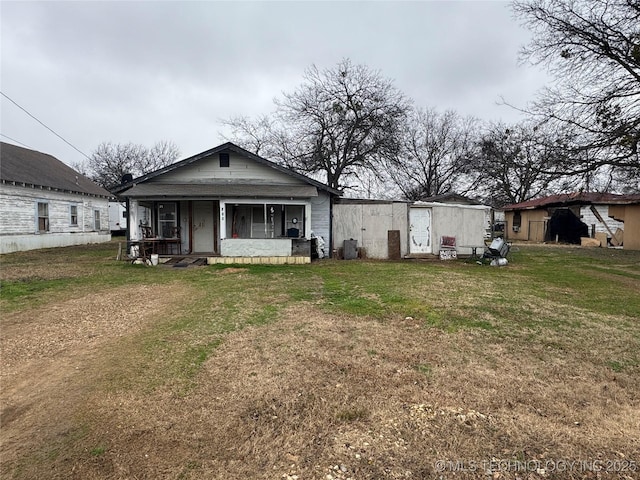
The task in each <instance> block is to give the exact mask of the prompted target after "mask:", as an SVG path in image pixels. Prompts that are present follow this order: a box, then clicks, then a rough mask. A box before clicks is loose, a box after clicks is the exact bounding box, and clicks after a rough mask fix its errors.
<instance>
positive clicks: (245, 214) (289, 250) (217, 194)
mask: <svg viewBox="0 0 640 480" xmlns="http://www.w3.org/2000/svg"><path fill="white" fill-rule="evenodd" d="M114 193H116V194H117V195H118V196H119V197H120V198H123V199H125V200H126V202H127V211H128V221H127V224H128V226H129V228H128V232H127V235H128V240H129V242H130V244H131V243H133V244H135V242H140V241H143V240H144V237H146V236H149V235H150V236H151V237H153V238H154V239H158V242H159V244H160V245H162V243H164V242H163V239H165V240H167V241H175V242H176V243H177V245H171V247H177V248H176V249H175V250H176V251H178V252H180V254H191V255H198V256H201V257H205V258H207V261H208V263H244V262H251V263H305V262H308V261H310V258H311V255H312V254H313V253H314V252H318V250H317V249H316V248H312V244H313V246H314V247H316V246H317V245H318V243H323V242H326V244H327V245H328V244H329V242H330V238H331V208H332V204H333V199H334V198H335V197H337V196H339V195H340V193H341V192H339V191H338V190H335V189H332V188H330V187H328V186H327V185H325V184H323V183H321V182H318V181H316V180H313V179H311V178H309V177H306V176H304V175H301V174H299V173H296V172H294V171H293V170H290V169H287V168H285V167H282V166H280V165H278V164H276V163H273V162H271V161H269V160H267V159H265V158H262V157H260V156H258V155H254V154H252V153H251V152H248V151H247V150H244V149H243V148H240V147H238V146H237V145H234V144H233V143H225V144H223V145H220V146H217V147H215V148H212V149H210V150H207V151H205V152H202V153H199V154H197V155H194V156H192V157H189V158H187V159H185V160H182V161H180V162H177V163H174V164H172V165H170V166H168V167H165V168H162V169H160V170H157V171H155V172H152V173H150V174H147V175H144V176H142V177H139V178H135V179H130V180H128V181H126V183H124V184H123V185H121V186H119V187H118V188H116V189H115V190H114ZM320 238H322V240H319V239H320ZM135 246H136V245H134V247H135ZM163 252H164V251H163V250H161V249H159V254H161V253H163ZM133 253H134V254H135V253H136V252H135V251H134V252H133ZM164 253H175V252H174V251H173V250H172V252H164ZM323 254H324V251H320V252H319V253H318V255H319V256H323Z"/></svg>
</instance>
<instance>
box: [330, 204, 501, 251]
mask: <svg viewBox="0 0 640 480" xmlns="http://www.w3.org/2000/svg"><path fill="white" fill-rule="evenodd" d="M487 209H489V207H487V206H485V205H466V204H456V203H443V202H408V201H398V200H370V199H349V198H341V199H339V200H337V201H336V203H335V204H334V206H333V245H334V246H335V251H334V255H336V256H340V246H341V245H343V244H344V241H345V240H348V241H349V240H355V241H356V242H357V245H358V249H359V251H360V254H361V255H360V256H362V257H367V258H375V259H396V258H419V257H431V256H435V255H439V254H440V250H441V248H447V249H449V250H450V249H451V247H452V245H450V243H451V242H453V243H454V245H453V246H454V247H455V251H456V253H457V254H459V255H471V254H472V253H474V252H475V253H482V250H483V249H484V246H485V243H484V241H485V238H486V234H487V228H488V224H487Z"/></svg>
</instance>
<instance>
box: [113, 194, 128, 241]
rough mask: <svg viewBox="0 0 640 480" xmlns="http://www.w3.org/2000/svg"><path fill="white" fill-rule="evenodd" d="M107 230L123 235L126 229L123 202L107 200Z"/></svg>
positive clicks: (125, 209) (125, 213) (125, 214)
mask: <svg viewBox="0 0 640 480" xmlns="http://www.w3.org/2000/svg"><path fill="white" fill-rule="evenodd" d="M109 230H111V234H112V235H124V234H125V232H126V231H127V207H126V206H125V204H124V202H119V201H115V200H114V201H112V202H109Z"/></svg>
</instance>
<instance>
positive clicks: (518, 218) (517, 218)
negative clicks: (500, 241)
mask: <svg viewBox="0 0 640 480" xmlns="http://www.w3.org/2000/svg"><path fill="white" fill-rule="evenodd" d="M521 226H522V215H520V212H513V231H514V232H519V231H520V227H521Z"/></svg>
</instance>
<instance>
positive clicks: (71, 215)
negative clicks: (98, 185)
mask: <svg viewBox="0 0 640 480" xmlns="http://www.w3.org/2000/svg"><path fill="white" fill-rule="evenodd" d="M74 209H75V214H74V213H73V210H74ZM74 217H75V221H74ZM69 226H70V227H77V226H78V204H76V203H74V204H71V205H69Z"/></svg>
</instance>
